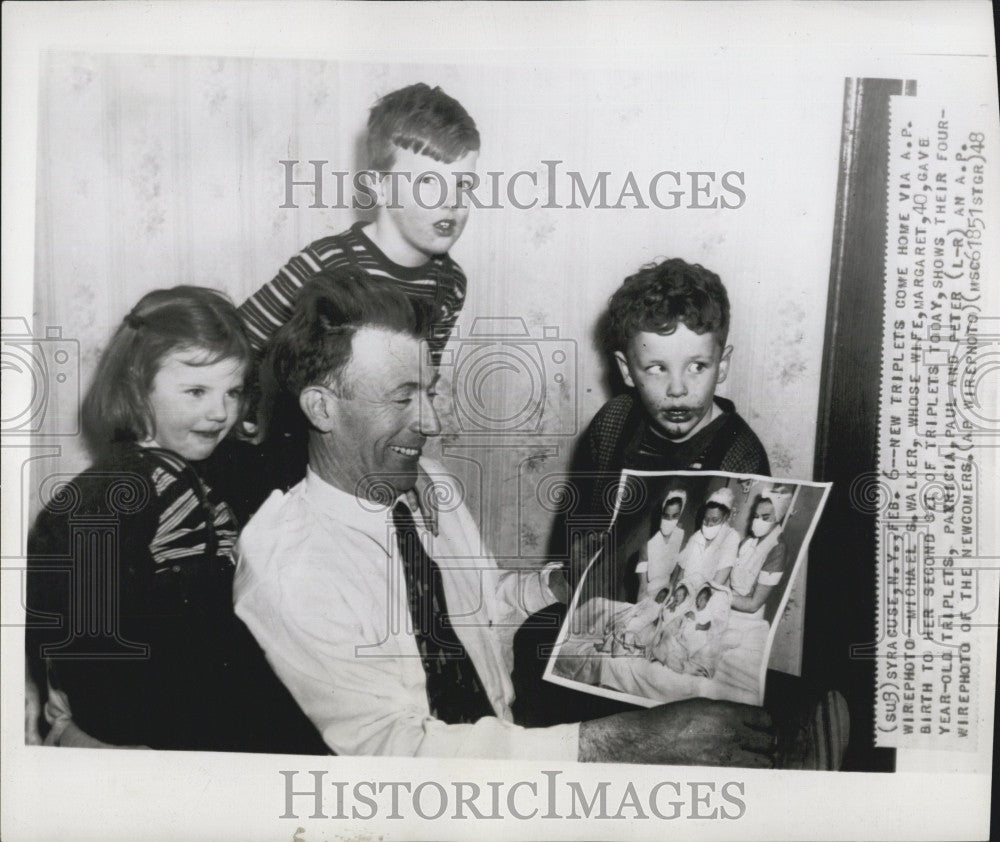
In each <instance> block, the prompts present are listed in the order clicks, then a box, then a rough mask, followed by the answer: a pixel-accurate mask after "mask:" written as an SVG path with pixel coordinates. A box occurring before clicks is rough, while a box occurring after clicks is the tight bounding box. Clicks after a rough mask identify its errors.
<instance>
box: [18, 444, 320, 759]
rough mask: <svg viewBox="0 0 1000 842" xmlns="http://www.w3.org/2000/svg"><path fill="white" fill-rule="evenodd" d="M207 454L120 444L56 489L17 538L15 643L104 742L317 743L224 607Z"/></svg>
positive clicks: (219, 520) (222, 513) (230, 528)
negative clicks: (25, 616)
mask: <svg viewBox="0 0 1000 842" xmlns="http://www.w3.org/2000/svg"><path fill="white" fill-rule="evenodd" d="M209 467H210V466H209V465H206V464H202V465H198V466H197V467H196V466H194V465H192V464H191V463H188V462H186V461H185V460H184V459H182V458H181V457H180V456H178V455H177V454H175V453H173V452H171V451H166V450H159V449H144V448H140V447H138V446H136V445H134V444H123V445H120V446H118V447H116V448H115V449H114V451H113V452H112V453H111V455H110V456H109V457H108V458H107V459H105V460H103V461H101V462H100V463H99V464H97V465H95V466H94V467H92V468H90V469H88V470H86V471H84V472H83V473H82V474H80V475H79V476H77V477H75V478H73V479H71V480H69V482H68V483H66V484H65V487H64V488H63V490H62V491H61V492H57V493H56V495H55V496H54V497H53V499H52V500H51V502H50V503H49V504H48V505H47V507H46V509H45V510H44V511H43V512H42V513H41V515H39V517H38V519H37V521H36V522H35V525H34V527H33V529H32V532H31V534H30V536H29V539H28V552H29V575H28V607H29V609H30V611H32V612H38V613H36V614H34V616H30V617H29V625H28V631H27V635H26V639H27V644H28V656H29V658H30V659H32V660H34V662H35V663H36V664H37V663H40V659H41V658H46V659H47V666H48V680H49V682H50V683H52V684H53V685H54V686H55V687H57V688H58V689H62V690H63V691H65V693H66V694H67V696H68V698H69V702H70V707H71V709H72V712H73V720H74V722H75V723H76V725H78V726H79V727H80V728H81V729H82V730H83V731H85V732H86V733H87V734H89V735H90V736H92V737H95V738H97V739H99V740H102V741H103V742H107V743H112V744H116V745H146V746H149V747H151V748H162V749H199V750H219V751H226V750H244V751H288V752H292V751H295V752H309V753H314V752H322V751H323V750H324V749H323V746H322V742H321V741H320V739H319V735H318V734H317V733H316V731H315V729H314V728H312V726H311V725H310V724H309V723H308V721H307V720H306V719H305V717H304V715H303V714H301V712H300V711H299V710H298V708H297V706H296V705H295V704H294V702H293V701H292V699H291V697H290V696H289V695H288V693H287V691H286V690H285V688H284V687H283V686H282V685H281V684H280V682H279V681H278V680H277V678H276V677H275V676H274V674H273V673H272V672H271V670H270V668H269V667H268V665H267V663H266V661H265V660H264V657H263V654H262V653H261V652H260V649H259V648H258V647H257V644H256V642H255V641H254V640H253V637H252V636H251V635H250V633H249V631H248V630H247V629H246V627H245V626H244V625H243V623H242V622H241V621H240V620H239V619H238V618H237V617H236V616H235V614H234V613H233V604H232V582H233V572H234V569H233V562H232V554H231V550H232V548H233V544H234V542H235V539H236V534H237V529H238V526H237V522H236V520H235V517H234V516H233V513H232V510H231V509H230V507H229V506H228V505H227V504H226V503H225V502H223V501H222V500H221V499H219V498H218V497H216V495H215V494H214V493H213V492H212V490H211V489H210V488H209V487H208V486H207V485H206V484H205V481H204V479H203V478H202V474H203V473H204V472H205V471H206V470H207V469H208V468H209ZM42 614H44V615H46V617H45V618H43V617H42Z"/></svg>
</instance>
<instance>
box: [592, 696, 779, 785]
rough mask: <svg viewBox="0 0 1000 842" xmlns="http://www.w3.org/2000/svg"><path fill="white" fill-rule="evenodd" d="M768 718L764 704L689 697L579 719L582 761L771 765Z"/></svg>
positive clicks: (770, 734) (770, 739) (769, 719)
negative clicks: (588, 718) (593, 718)
mask: <svg viewBox="0 0 1000 842" xmlns="http://www.w3.org/2000/svg"><path fill="white" fill-rule="evenodd" d="M774 747H775V742H774V738H773V736H772V733H771V718H770V717H769V716H768V715H767V713H766V712H765V711H764V709H763V708H759V707H754V706H751V705H741V704H737V703H735V702H718V701H712V700H710V699H688V700H686V701H683V702H672V703H671V704H666V705H660V706H659V707H655V708H651V709H649V710H639V711H629V712H628V713H620V714H617V715H615V716H608V717H605V718H604V719H595V720H593V721H591V722H582V723H580V748H579V754H578V757H579V759H580V760H581V761H585V762H586V761H589V762H594V763H601V762H604V763H667V764H676V765H681V766H751V767H758V768H769V767H770V766H772V765H773V755H774Z"/></svg>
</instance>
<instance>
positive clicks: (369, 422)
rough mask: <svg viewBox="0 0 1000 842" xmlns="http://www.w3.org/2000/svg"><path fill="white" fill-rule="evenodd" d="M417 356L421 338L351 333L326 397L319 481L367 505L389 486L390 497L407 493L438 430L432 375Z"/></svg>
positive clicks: (366, 331) (392, 333)
mask: <svg viewBox="0 0 1000 842" xmlns="http://www.w3.org/2000/svg"><path fill="white" fill-rule="evenodd" d="M421 355H422V349H421V342H420V340H418V339H417V338H415V337H413V336H409V335H407V334H404V333H396V332H395V331H389V330H384V329H382V328H375V327H365V328H362V329H361V330H359V331H358V332H357V333H356V334H355V335H354V340H353V342H352V344H351V359H350V360H349V361H348V363H347V365H345V366H344V368H343V370H342V371H341V375H340V385H339V387H338V388H337V390H336V392H335V393H334V394H330V395H329V403H330V404H331V409H330V415H329V422H328V423H326V424H324V427H323V431H324V432H325V433H328V435H326V436H324V438H323V451H322V453H320V454H319V455H318V459H319V461H320V462H322V463H325V465H324V466H322V467H321V469H320V474H321V475H322V476H323V477H324V479H327V480H328V481H329V482H331V483H332V484H333V485H335V486H337V487H338V488H340V489H341V490H342V491H346V492H348V493H350V494H356V495H357V496H359V497H370V498H373V499H381V498H382V497H383V495H381V494H379V493H378V490H379V488H383V489H384V487H385V486H386V485H387V484H388V485H389V486H390V487H391V488H392V490H393V491H394V492H395V494H394V495H393V496H396V495H398V494H401V493H403V492H404V491H408V490H409V489H411V488H412V487H413V485H414V483H415V482H416V478H417V460H418V459H419V458H420V453H421V450H422V449H423V446H424V443H425V442H426V441H427V438H428V437H429V436H436V435H437V434H438V433H440V432H441V425H440V423H439V421H438V417H437V413H436V412H435V411H434V406H433V400H434V397H435V392H434V387H435V384H436V382H437V372H436V371H435V370H434V368H433V367H432V366H430V365H427V364H424V365H421V359H422V356H421ZM313 388H322V387H313ZM311 463H312V455H310V464H311ZM313 467H314V469H315V468H317V467H320V466H313ZM383 502H384V500H383Z"/></svg>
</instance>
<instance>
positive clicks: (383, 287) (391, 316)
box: [260, 267, 430, 436]
mask: <svg viewBox="0 0 1000 842" xmlns="http://www.w3.org/2000/svg"><path fill="white" fill-rule="evenodd" d="M429 323H430V314H429V313H428V312H427V309H426V307H425V306H424V305H422V304H418V303H416V302H412V301H411V300H410V299H409V298H407V296H406V295H405V293H403V292H402V291H401V290H400V289H399V288H398V287H397V286H395V285H394V284H393V283H392V282H391V281H388V280H385V279H382V278H373V277H371V276H369V275H367V274H365V272H364V271H363V270H362V269H360V268H357V267H355V268H351V269H336V270H330V269H327V270H324V271H322V272H320V273H319V274H317V275H315V276H314V277H313V278H312V279H311V280H310V281H308V282H307V283H306V284H304V285H303V287H302V289H301V290H299V293H298V295H297V296H296V298H295V306H294V308H293V310H292V315H291V317H290V318H289V319H288V321H287V322H286V323H285V324H284V325H283V326H282V327H281V328H280V329H279V330H278V332H277V333H276V334H275V335H274V338H273V339H272V340H271V342H270V344H269V345H268V349H267V352H266V357H265V359H264V363H263V365H262V366H261V392H262V397H261V419H260V420H261V423H262V424H263V426H264V430H265V433H266V434H267V435H269V436H270V435H273V434H275V433H279V432H281V433H283V432H290V430H289V429H288V426H289V424H291V425H292V426H293V427H295V426H300V425H301V422H302V421H303V420H304V419H303V418H302V416H301V411H300V410H299V409H298V400H299V395H300V394H301V393H302V390H303V389H305V388H306V387H308V386H313V385H317V384H323V385H327V386H331V387H335V388H337V389H349V387H350V384H347V383H344V382H343V379H342V374H343V370H344V367H345V366H346V365H347V363H348V362H349V361H350V359H351V345H352V342H353V340H354V335H355V334H356V333H357V332H358V331H359V330H361V329H362V328H365V327H373V328H383V329H385V330H390V331H394V332H396V333H405V334H409V335H410V336H414V337H417V338H421V339H422V338H424V336H425V333H426V331H427V327H428V325H429Z"/></svg>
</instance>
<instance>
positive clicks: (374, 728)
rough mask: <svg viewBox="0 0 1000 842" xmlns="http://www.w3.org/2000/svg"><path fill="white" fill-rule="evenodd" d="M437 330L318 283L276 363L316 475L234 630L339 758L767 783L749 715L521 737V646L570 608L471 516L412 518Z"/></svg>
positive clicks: (291, 510)
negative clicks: (493, 763)
mask: <svg viewBox="0 0 1000 842" xmlns="http://www.w3.org/2000/svg"><path fill="white" fill-rule="evenodd" d="M422 330H423V325H422V323H421V319H420V318H419V317H418V313H417V312H415V310H414V307H413V305H412V304H411V303H410V302H409V301H407V300H406V298H405V297H404V296H403V295H401V294H400V293H399V292H398V291H397V290H394V289H393V288H391V287H390V286H388V285H385V284H382V283H380V282H378V281H376V280H374V279H367V280H366V279H364V278H362V277H359V276H354V277H343V276H339V277H337V278H327V277H321V278H318V279H316V280H315V281H313V282H310V283H309V284H308V285H307V286H306V287H305V288H304V289H303V292H302V294H301V295H300V297H299V299H298V301H297V304H296V308H295V311H294V312H293V314H292V316H291V319H290V320H289V322H288V324H287V325H286V326H285V327H284V328H282V330H281V331H280V332H279V334H278V336H277V337H276V339H275V342H274V345H273V346H272V348H271V351H270V352H269V357H268V363H269V365H270V367H271V369H272V371H273V373H274V379H275V381H276V384H277V385H278V387H280V388H281V390H282V391H283V393H284V397H285V398H286V399H292V398H293V399H294V400H295V401H296V402H297V405H298V407H299V409H300V410H301V413H302V418H303V421H305V422H307V423H308V425H309V467H308V472H307V476H306V478H305V479H304V480H303V481H302V482H300V483H299V484H298V485H296V486H295V487H294V488H292V489H291V490H290V491H289V492H288V493H286V494H282V493H281V492H274V493H273V494H272V496H271V497H270V498H269V499H268V501H267V502H266V503H265V504H264V506H263V507H262V508H261V509H260V511H259V512H258V513H257V514H256V515H255V516H254V517H253V518H252V519H251V521H250V523H249V524H248V525H247V527H246V528H245V530H244V532H243V535H242V536H241V539H240V546H239V562H238V570H237V581H236V587H235V590H236V612H237V614H238V615H239V616H240V617H241V618H242V619H243V620H244V621H245V622H246V624H247V625H248V626H249V627H250V629H251V631H253V633H254V635H255V636H256V637H257V639H258V641H259V643H260V644H261V646H262V648H263V649H264V651H265V653H266V655H267V657H268V660H269V661H270V663H271V665H272V666H273V667H274V669H275V671H276V672H277V674H278V676H279V677H280V678H281V679H282V680H283V681H284V682H285V684H286V685H287V687H288V688H289V690H290V691H291V692H292V695H293V696H294V697H295V698H296V700H297V701H298V702H299V704H300V705H301V706H302V709H303V710H304V711H305V713H306V715H307V716H308V717H309V718H310V719H311V720H312V722H313V723H314V724H315V726H316V728H317V729H318V730H319V732H320V734H321V735H322V736H323V739H324V740H325V741H326V743H327V745H328V746H330V748H331V749H332V750H333V751H335V752H337V753H340V754H383V755H414V756H434V757H447V756H454V757H491V758H492V757H497V758H519V759H539V760H576V759H579V760H585V761H637V762H657V763H696V764H713V765H747V766H767V765H770V763H771V757H770V753H771V750H772V747H773V740H772V737H771V736H770V734H769V732H768V731H767V727H768V725H769V723H768V718H767V716H766V714H764V712H763V711H761V710H760V709H757V708H753V707H748V706H744V705H737V704H732V703H726V702H713V701H708V700H692V701H688V702H682V703H677V704H673V705H664V706H661V707H659V708H654V709H651V710H641V711H634V712H628V713H626V714H622V715H620V716H615V717H609V718H605V719H601V720H597V721H593V722H584V723H570V724H563V725H556V726H553V727H549V728H538V729H526V728H523V727H520V726H518V725H516V724H515V723H514V722H513V717H512V714H511V708H510V705H511V702H512V701H513V688H512V684H511V679H510V674H509V666H508V664H509V663H510V654H511V653H510V647H509V636H510V634H511V633H512V631H513V630H514V628H516V626H517V624H519V623H520V622H521V621H523V619H524V618H525V617H526V616H527V614H528V613H529V612H530V611H534V610H537V609H539V608H541V607H543V606H544V605H545V604H547V603H550V602H552V601H553V599H554V598H556V597H557V596H560V597H562V598H565V596H566V593H565V589H564V588H563V587H561V584H562V583H561V580H560V577H559V575H558V574H554V573H553V572H552V570H551V569H546V570H543V571H532V572H523V571H522V572H515V571H500V570H499V569H498V568H497V567H496V565H495V564H494V562H493V560H492V558H491V557H490V556H489V555H488V554H487V553H486V552H485V551H484V550H483V549H482V541H481V539H480V536H479V533H478V529H477V527H476V524H475V523H474V522H473V519H472V517H471V515H470V514H469V512H468V510H467V509H466V507H465V506H464V505H463V504H461V503H460V504H458V505H457V506H454V507H451V506H449V507H447V508H446V509H444V508H443V509H442V511H440V513H439V524H438V527H439V528H438V534H437V535H434V534H433V532H432V530H430V529H428V528H426V526H425V523H424V520H423V518H422V516H421V514H420V512H419V511H418V510H414V509H413V508H411V507H410V506H409V505H408V504H407V502H406V498H407V496H408V495H407V492H408V491H410V490H411V489H412V488H413V487H414V485H415V483H416V481H417V475H418V467H419V466H420V465H421V464H422V463H423V467H424V470H425V471H426V472H427V473H429V474H431V475H432V476H435V477H438V476H440V475H441V473H442V472H441V471H440V469H439V468H436V467H435V466H433V465H431V464H428V463H426V462H425V461H424V460H423V459H422V457H421V454H422V450H423V447H424V444H425V443H426V441H427V439H428V438H429V437H431V436H435V435H437V434H438V432H439V431H440V426H439V423H438V418H437V414H436V412H435V409H434V405H433V399H434V385H435V382H436V379H437V375H436V372H435V370H434V369H433V367H431V366H430V365H428V364H427V363H426V359H425V355H426V352H425V350H424V345H425V344H426V343H425V342H424V341H423V333H422ZM442 481H444V482H447V481H448V480H447V478H444V479H442ZM456 490H457V489H456ZM560 591H562V592H561V593H559V592H560ZM411 624H412V630H411Z"/></svg>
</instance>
